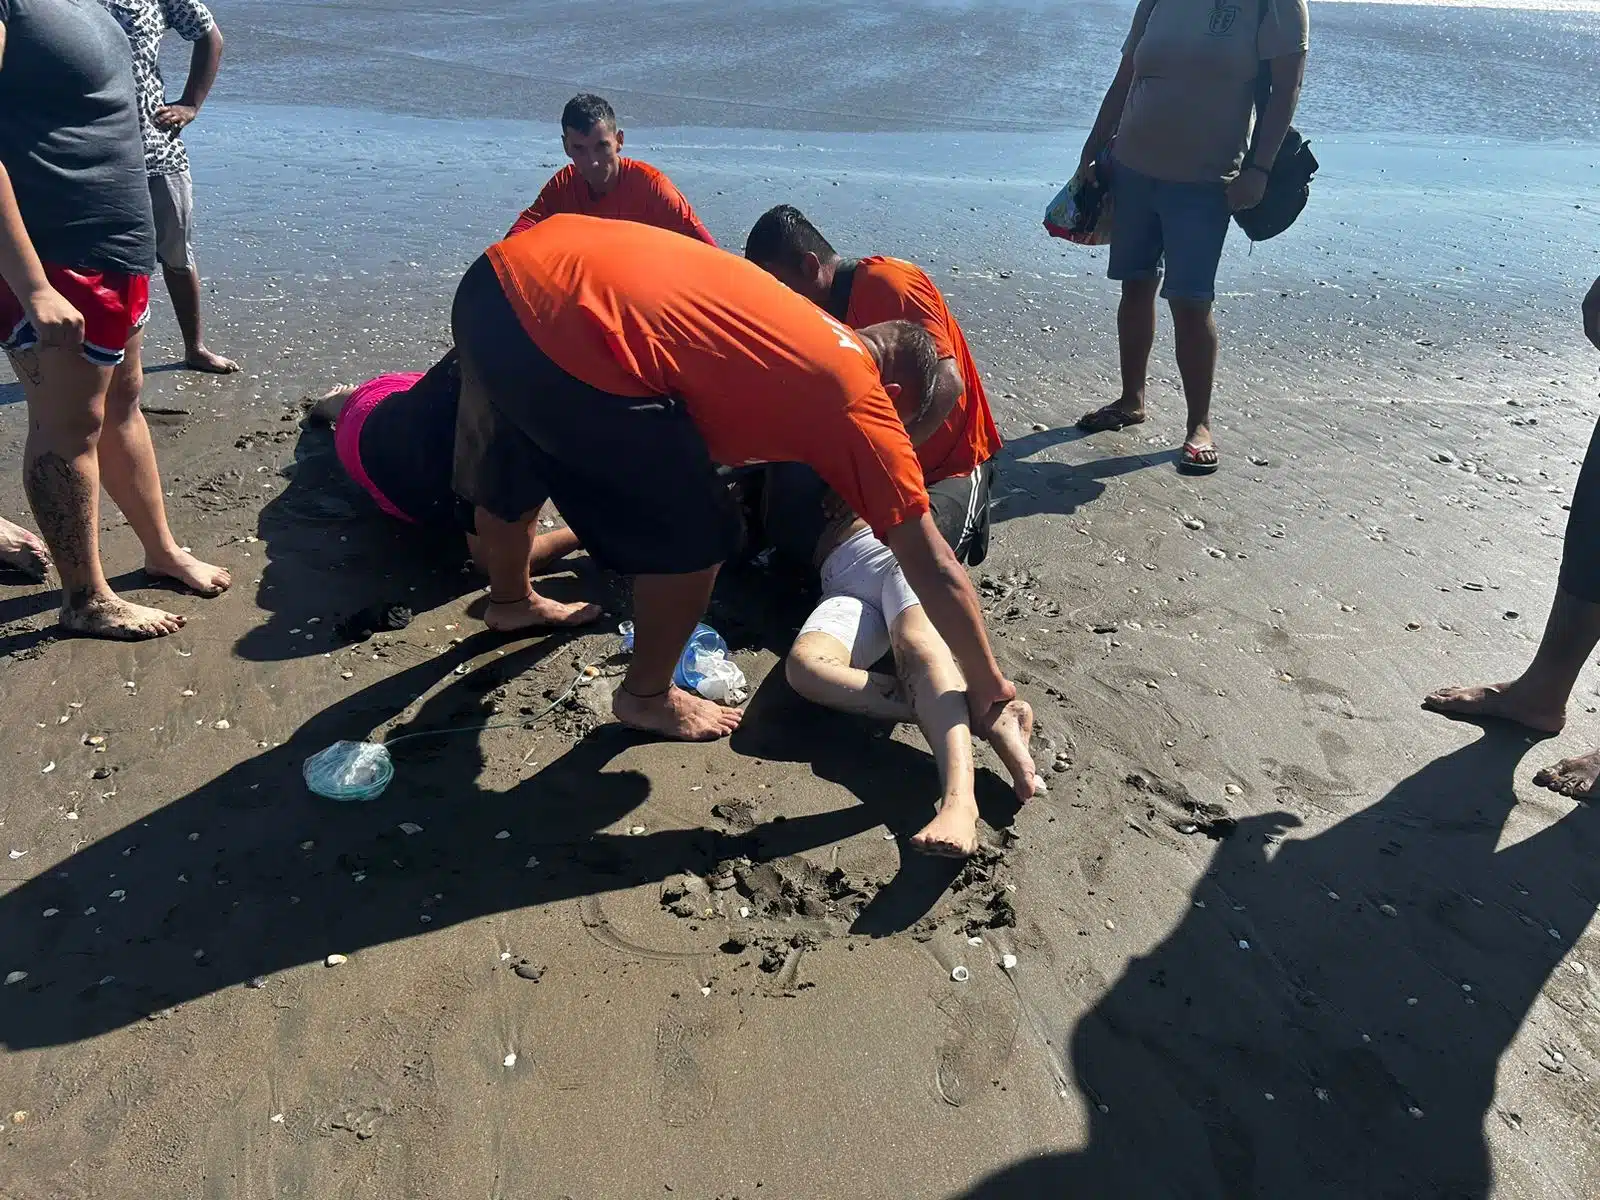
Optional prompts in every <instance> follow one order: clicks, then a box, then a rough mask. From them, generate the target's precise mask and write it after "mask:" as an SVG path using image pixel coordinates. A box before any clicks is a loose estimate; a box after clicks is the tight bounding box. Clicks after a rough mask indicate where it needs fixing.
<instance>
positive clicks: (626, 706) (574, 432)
mask: <svg viewBox="0 0 1600 1200" xmlns="http://www.w3.org/2000/svg"><path fill="white" fill-rule="evenodd" d="M452 324H453V327H454V332H455V343H456V348H457V349H458V350H459V351H460V354H461V401H460V408H459V414H458V424H457V431H456V468H455V480H454V486H455V490H456V492H457V493H458V494H459V495H461V496H462V497H464V498H465V499H467V500H468V501H470V502H472V503H475V504H477V505H480V506H481V507H482V508H483V509H485V510H487V512H488V513H489V514H490V519H489V520H487V521H480V522H479V528H478V533H479V536H480V537H481V539H482V543H483V547H484V555H485V559H486V562H485V565H486V566H487V568H488V569H489V574H490V599H491V600H492V601H496V602H507V601H509V602H515V601H517V600H518V599H519V598H522V597H524V596H526V594H527V586H528V584H527V564H528V557H529V550H528V546H527V544H526V528H525V526H524V525H522V524H521V523H520V522H521V521H522V520H523V519H524V518H525V517H526V515H527V514H529V513H531V512H536V511H537V510H538V509H539V507H540V506H541V505H542V504H543V503H544V502H545V500H546V499H551V498H553V499H554V500H555V502H556V504H557V506H558V507H559V508H560V509H561V512H562V515H563V516H565V517H566V518H567V521H568V523H569V524H571V526H572V527H573V529H574V530H575V531H576V532H577V534H578V536H579V537H580V538H581V539H582V541H583V544H584V546H585V547H586V548H587V549H588V550H589V552H590V553H591V554H593V555H594V556H595V557H596V558H597V559H598V560H600V561H601V562H602V563H604V564H606V565H608V566H610V567H612V568H613V569H615V570H618V571H621V572H623V573H625V574H630V575H633V576H634V577H635V578H634V626H635V630H636V640H635V644H634V653H633V660H632V662H631V663H630V664H629V668H628V673H627V675H626V676H625V677H624V679H623V681H622V686H621V688H620V689H619V690H618V692H617V694H616V696H615V698H614V700H613V706H612V711H613V712H614V713H615V715H616V716H617V718H618V719H619V720H621V721H622V722H623V723H625V724H628V725H632V726H634V727H635V728H640V729H645V730H649V731H651V732H654V733H658V734H661V735H663V736H666V737H671V738H678V739H682V740H687V741H708V740H711V739H714V738H719V737H725V736H727V735H728V734H729V733H731V732H732V731H733V730H734V728H735V727H737V725H738V723H739V714H738V713H737V712H735V711H731V710H727V709H723V708H721V707H719V706H718V705H715V704H713V703H711V702H710V701H707V700H702V699H700V698H698V697H695V696H690V695H688V694H687V693H685V692H683V691H681V690H680V689H678V688H675V687H674V686H673V685H672V675H673V669H674V667H675V666H676V664H677V661H678V658H679V656H680V655H681V654H682V651H683V647H684V644H685V643H686V642H687V641H688V640H689V635H690V633H691V632H692V631H693V629H694V627H695V623H696V622H697V621H698V620H699V619H700V617H701V615H702V614H703V613H704V611H705V607H706V602H707V601H708V599H709V598H710V595H711V587H712V583H713V582H714V581H715V579H716V575H717V570H718V568H719V567H720V566H721V564H722V562H723V560H724V559H726V558H727V557H728V555H729V553H730V552H732V551H733V550H734V549H735V547H736V545H737V542H738V539H739V533H740V519H739V513H738V511H737V508H736V506H735V504H734V502H733V501H732V499H731V498H730V496H729V494H728V489H727V487H726V486H725V484H724V483H723V481H722V480H720V479H719V478H718V477H717V474H716V469H715V467H714V466H713V462H721V463H723V464H726V465H730V466H732V465H745V464H754V463H761V462H773V461H791V462H804V463H807V464H809V465H811V466H812V467H814V468H815V469H816V470H817V472H818V473H819V474H820V475H821V476H822V477H823V479H824V480H826V481H827V482H828V483H829V484H830V485H831V486H833V487H834V488H835V489H836V490H837V491H838V492H839V493H840V495H841V496H842V497H843V498H844V500H845V501H846V502H847V503H848V504H849V505H850V506H851V508H852V510H853V511H855V512H857V513H859V514H860V515H861V517H862V518H863V519H864V520H866V521H867V522H868V523H869V524H870V526H871V527H872V529H873V530H874V531H875V532H876V533H878V534H879V535H880V536H881V537H882V539H883V541H884V543H885V544H886V545H887V546H888V547H889V549H890V550H891V551H892V552H893V553H894V556H895V558H896V559H897V560H898V561H899V563H900V566H901V568H902V569H903V571H904V573H905V577H906V580H907V581H908V582H909V583H910V584H911V585H912V587H913V588H914V589H915V590H916V593H917V595H918V597H919V598H920V599H921V601H922V603H923V605H924V607H925V608H926V610H927V614H928V617H929V619H930V621H931V622H932V624H933V625H934V627H935V628H936V629H938V630H939V632H940V634H941V636H943V638H944V639H945V641H946V642H947V644H948V645H949V646H950V648H951V651H952V652H953V654H954V655H955V658H956V661H957V663H958V664H959V665H960V667H961V670H962V674H963V675H964V677H965V679H966V684H967V698H968V706H969V709H970V711H971V713H972V718H973V724H974V727H975V728H976V729H977V731H978V732H979V733H980V734H984V733H987V732H988V731H989V729H990V728H991V727H992V726H993V724H994V721H995V719H996V718H997V717H998V716H999V714H1000V712H1001V710H1002V709H1003V708H1004V706H1005V705H1006V703H1007V702H1009V701H1010V700H1012V699H1014V698H1015V697H1016V689H1015V688H1014V687H1013V686H1012V685H1011V683H1010V682H1009V681H1008V680H1007V679H1006V678H1005V677H1004V676H1003V675H1002V674H1001V672H1000V668H999V666H998V664H997V663H996V662H995V659H994V654H993V652H992V651H991V649H990V647H989V639H988V636H987V635H986V633H985V632H984V628H983V618H982V616H981V615H980V614H979V610H978V602H977V596H976V595H975V594H974V592H973V590H972V584H971V582H970V581H969V580H968V579H967V575H966V572H965V571H963V570H962V569H961V565H960V564H959V563H958V562H957V561H956V558H955V555H954V554H952V553H951V551H950V548H949V546H947V545H946V544H945V540H944V538H942V537H941V536H940V535H939V532H938V530H937V529H936V528H935V527H934V523H933V519H932V517H931V516H930V514H929V506H928V495H927V491H926V490H925V489H924V487H923V484H922V471H921V468H920V467H919V466H918V463H917V458H916V453H915V452H914V451H913V450H912V448H911V440H910V438H909V437H908V436H907V435H906V426H905V424H902V421H901V417H900V414H899V412H898V411H897V409H896V404H895V402H896V400H897V399H899V400H900V401H901V404H902V406H903V407H905V408H907V409H908V410H909V411H911V412H912V414H913V416H912V422H911V423H912V424H915V423H916V419H917V416H918V415H920V410H921V409H922V408H923V407H924V406H925V405H926V403H927V402H928V400H929V398H930V397H931V396H932V393H933V390H934V383H933V377H934V373H935V372H934V365H935V357H934V350H933V347H932V344H931V340H930V339H929V338H928V335H927V334H926V333H925V332H924V331H922V330H921V329H919V328H917V327H916V326H914V325H911V324H910V323H908V322H903V321H901V322H891V323H889V324H886V325H875V326H872V327H870V328H868V329H865V330H862V331H860V332H859V333H854V332H851V331H850V330H849V329H847V328H846V327H845V326H843V325H841V324H839V323H838V322H837V321H835V320H833V319H832V318H831V317H829V316H828V315H827V314H826V313H824V312H822V311H820V310H819V309H817V308H816V307H815V306H813V305H812V304H811V303H810V302H809V301H807V300H805V299H803V298H802V297H800V296H798V295H796V294H795V293H793V292H791V291H790V290H789V289H787V288H785V287H784V286H783V285H782V284H780V283H778V282H777V281H776V280H775V279H773V278H772V277H771V276H770V275H768V274H767V273H766V272H764V271H762V270H761V269H760V268H759V267H756V266H755V265H754V264H751V263H748V262H745V261H744V260H742V259H739V258H736V257H734V256H733V255H731V254H724V253H722V252H721V251H719V250H716V249H714V248H712V247H709V246H705V245H701V244H698V243H697V242H696V241H694V240H691V239H689V238H684V237H678V236H676V235H674V234H670V233H667V232H665V231H663V230H660V229H655V228H651V227H649V226H645V225H640V224H637V223H635V222H631V221H603V220H595V219H593V218H590V217H581V216H572V215H562V216H557V217H553V218H551V219H550V220H548V221H545V222H543V223H541V224H540V225H539V226H538V227H537V228H535V229H531V230H528V231H525V232H523V233H521V234H518V235H517V236H516V237H512V238H508V239H506V240H505V241H503V242H500V243H498V244H496V245H494V246H491V247H490V248H489V250H488V251H487V252H486V253H485V254H484V255H483V256H482V257H480V258H479V259H478V261H477V262H475V263H474V264H473V265H472V266H471V267H470V268H469V269H468V270H467V273H466V275H465V277H464V278H463V279H462V281H461V286H460V287H459V288H458V289H457V291H456V298H455V308H454V311H453V314H452ZM502 581H503V582H504V584H505V585H507V586H510V587H511V588H513V589H514V594H509V595H508V594H504V593H497V592H496V590H495V589H496V585H497V584H500V583H502Z"/></svg>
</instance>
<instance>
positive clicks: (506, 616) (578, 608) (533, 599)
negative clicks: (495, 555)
mask: <svg viewBox="0 0 1600 1200" xmlns="http://www.w3.org/2000/svg"><path fill="white" fill-rule="evenodd" d="M600 612H601V609H600V606H599V605H598V604H561V603H559V602H558V601H555V600H552V599H550V597H548V596H541V595H539V593H538V592H534V593H532V594H531V595H529V596H528V597H527V598H526V599H522V600H513V601H512V602H511V603H509V604H501V603H499V602H498V601H494V600H491V601H489V608H488V610H487V611H486V612H485V613H484V614H483V623H484V624H485V625H487V626H488V627H489V628H490V629H492V630H494V631H495V632H496V633H520V632H521V631H522V630H524V629H570V628H571V627H573V626H574V625H587V624H589V623H590V622H591V621H596V620H598V619H599V617H600Z"/></svg>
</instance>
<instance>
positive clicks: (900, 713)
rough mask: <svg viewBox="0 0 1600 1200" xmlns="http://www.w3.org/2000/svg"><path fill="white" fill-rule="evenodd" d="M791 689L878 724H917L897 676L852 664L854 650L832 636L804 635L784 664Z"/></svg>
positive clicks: (797, 641) (817, 701)
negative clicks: (851, 657) (912, 722)
mask: <svg viewBox="0 0 1600 1200" xmlns="http://www.w3.org/2000/svg"><path fill="white" fill-rule="evenodd" d="M784 675H785V677H786V678H787V679H788V680H789V686H790V687H792V688H794V690H795V691H796V692H798V693H799V694H800V695H802V696H804V697H805V698H806V699H807V700H810V701H811V702H812V703H813V704H820V705H822V707H824V708H831V709H834V710H836V711H838V712H847V713H853V714H855V715H856V716H858V717H868V718H870V719H872V720H875V721H915V720H916V719H917V714H916V713H915V712H914V711H913V710H912V708H911V705H910V703H909V702H908V701H907V700H906V697H905V693H904V692H903V691H901V688H900V681H899V680H898V679H896V678H895V677H894V676H893V675H882V674H878V673H876V672H873V671H863V670H862V669H861V668H859V667H852V666H851V665H850V650H849V647H847V646H846V645H845V644H844V643H843V642H841V641H840V640H839V639H838V638H836V637H834V636H833V635H832V634H831V633H817V632H814V631H813V632H811V633H802V634H801V635H800V636H799V637H798V638H796V639H795V643H794V646H793V647H792V648H791V649H790V651H789V657H788V659H787V660H786V661H785V662H784Z"/></svg>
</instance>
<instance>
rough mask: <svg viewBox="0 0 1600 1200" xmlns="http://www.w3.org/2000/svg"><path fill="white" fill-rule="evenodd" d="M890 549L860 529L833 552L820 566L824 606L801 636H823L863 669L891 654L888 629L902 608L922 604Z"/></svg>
mask: <svg viewBox="0 0 1600 1200" xmlns="http://www.w3.org/2000/svg"><path fill="white" fill-rule="evenodd" d="M921 603H922V601H920V600H918V599H917V594H916V593H915V592H913V591H912V590H911V585H910V584H909V583H907V582H906V577H905V576H904V575H903V574H901V572H900V564H899V563H898V562H896V561H895V557H894V554H893V553H892V552H891V551H890V550H889V547H887V546H885V545H884V544H883V543H882V542H880V541H879V540H878V539H877V537H876V536H875V535H874V534H873V532H872V530H870V529H863V530H862V531H861V532H860V533H858V534H856V535H855V536H854V537H849V538H846V539H845V540H844V541H843V542H841V543H839V545H838V546H837V547H835V548H834V550H833V553H831V554H829V555H828V557H827V559H826V560H825V561H824V562H823V564H822V601H821V603H819V604H818V605H817V607H816V608H814V609H812V610H811V615H810V616H809V617H807V618H806V622H805V624H804V625H802V626H800V633H801V634H802V635H803V634H807V633H826V634H828V635H829V636H830V637H834V638H837V639H838V640H839V641H841V642H843V643H844V646H845V649H846V650H848V651H850V665H851V666H853V667H860V668H862V669H866V668H867V667H870V666H872V665H873V664H874V663H876V662H877V661H878V660H879V659H880V658H882V657H883V656H884V655H885V654H887V653H888V652H889V628H890V627H891V626H892V625H893V624H894V623H895V620H896V619H897V618H898V617H899V616H900V614H901V613H903V612H905V611H906V609H908V608H911V607H913V606H914V605H918V604H921Z"/></svg>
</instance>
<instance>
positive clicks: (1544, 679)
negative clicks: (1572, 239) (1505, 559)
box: [1422, 279, 1600, 800]
mask: <svg viewBox="0 0 1600 1200" xmlns="http://www.w3.org/2000/svg"><path fill="white" fill-rule="evenodd" d="M1583 331H1584V333H1585V335H1586V336H1587V337H1588V339H1589V341H1590V342H1592V343H1593V344H1594V347H1595V349H1596V350H1600V279H1596V280H1595V281H1594V286H1593V287H1591V288H1590V289H1589V294H1588V295H1587V296H1586V297H1584V301H1583ZM1571 508H1572V511H1571V513H1570V514H1569V515H1568V517H1567V536H1566V541H1565V542H1564V543H1563V545H1562V552H1561V576H1560V580H1559V581H1558V583H1557V584H1556V598H1555V603H1554V604H1553V605H1552V606H1551V609H1550V619H1549V620H1548V621H1546V622H1545V627H1544V637H1543V638H1542V639H1541V640H1540V642H1539V649H1538V650H1537V651H1536V652H1535V653H1534V656H1533V662H1531V663H1530V664H1528V669H1527V670H1525V671H1524V672H1523V673H1522V674H1521V675H1519V676H1518V677H1517V678H1516V679H1514V680H1513V681H1512V682H1510V683H1486V684H1473V685H1469V686H1467V687H1447V688H1440V689H1439V690H1438V691H1436V692H1433V693H1431V694H1429V695H1428V696H1427V697H1426V698H1425V699H1424V700H1423V701H1422V707H1424V708H1429V709H1432V710H1433V711H1434V712H1441V713H1445V714H1447V715H1449V716H1460V717H1472V718H1478V717H1496V718H1499V719H1500V720H1504V721H1514V722H1515V723H1517V724H1518V725H1525V726H1527V727H1528V728H1529V729H1532V730H1534V731H1536V732H1538V733H1543V734H1556V733H1560V732H1561V730H1562V728H1563V727H1564V726H1565V725H1566V723H1567V699H1568V697H1570V696H1571V695H1572V689H1573V686H1574V685H1575V684H1576V683H1577V682H1578V674H1579V672H1581V671H1582V670H1583V668H1584V664H1585V663H1587V662H1588V661H1589V656H1590V655H1591V654H1593V653H1594V648H1595V646H1596V645H1597V644H1600V424H1597V425H1596V426H1595V431H1594V436H1593V437H1592V438H1591V439H1590V441H1589V452H1588V453H1587V454H1585V455H1584V459H1583V466H1582V468H1581V469H1580V470H1579V471H1578V484H1577V487H1576V488H1575V489H1574V490H1573V493H1572V505H1571ZM1533 781H1534V782H1535V783H1536V784H1538V785H1539V786H1540V787H1546V788H1549V789H1550V790H1551V791H1553V792H1560V793H1561V794H1562V795H1564V796H1571V797H1573V798H1574V799H1578V800H1592V799H1595V798H1596V797H1597V795H1600V750H1591V751H1590V752H1589V753H1588V754H1580V755H1578V756H1577V757H1576V758H1564V759H1562V760H1561V761H1560V762H1558V763H1556V764H1555V765H1554V766H1549V767H1546V768H1544V769H1543V770H1542V771H1540V772H1539V773H1538V774H1537V775H1535V776H1534V777H1533Z"/></svg>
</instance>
